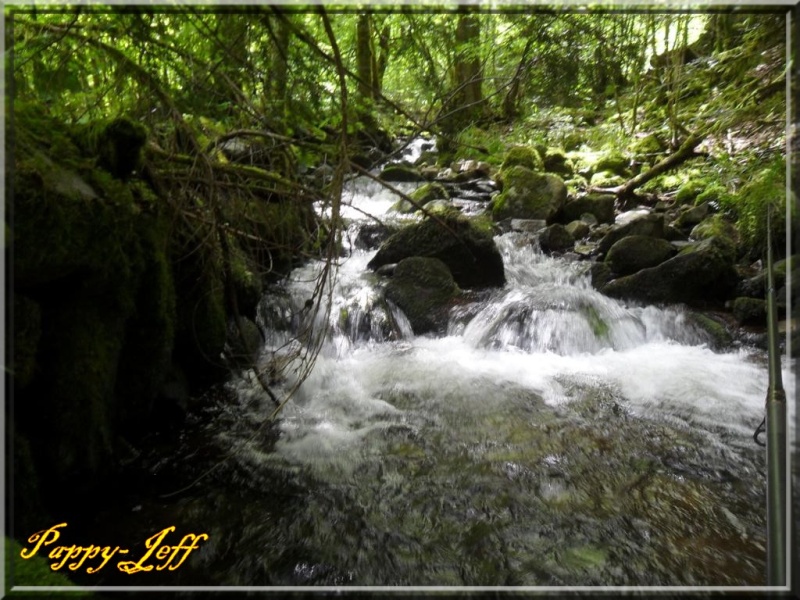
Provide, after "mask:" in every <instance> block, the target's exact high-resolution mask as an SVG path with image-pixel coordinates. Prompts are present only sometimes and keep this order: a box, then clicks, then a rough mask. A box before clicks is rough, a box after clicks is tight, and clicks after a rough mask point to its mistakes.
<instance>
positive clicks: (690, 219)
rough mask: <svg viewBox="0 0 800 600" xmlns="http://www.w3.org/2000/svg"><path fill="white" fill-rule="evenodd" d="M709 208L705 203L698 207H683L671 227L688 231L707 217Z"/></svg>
mask: <svg viewBox="0 0 800 600" xmlns="http://www.w3.org/2000/svg"><path fill="white" fill-rule="evenodd" d="M708 213H709V206H708V204H706V203H703V204H700V205H698V206H692V207H684V209H683V210H681V212H680V214H679V215H678V218H677V219H675V221H674V223H673V225H674V226H675V227H677V228H678V229H690V228H692V227H694V226H695V225H699V224H700V223H701V222H702V221H703V219H705V218H706V217H707V216H708Z"/></svg>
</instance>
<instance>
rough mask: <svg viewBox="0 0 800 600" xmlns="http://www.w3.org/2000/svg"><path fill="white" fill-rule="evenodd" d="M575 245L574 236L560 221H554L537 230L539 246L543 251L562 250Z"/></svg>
mask: <svg viewBox="0 0 800 600" xmlns="http://www.w3.org/2000/svg"><path fill="white" fill-rule="evenodd" d="M574 245H575V238H573V237H572V234H571V233H570V232H569V231H568V230H567V228H566V227H564V226H563V225H561V224H560V223H554V224H553V225H549V226H547V227H545V228H544V229H542V231H540V232H539V246H540V247H541V249H542V250H543V251H544V252H548V253H550V252H562V251H564V250H570V249H571V248H572V247H573V246H574Z"/></svg>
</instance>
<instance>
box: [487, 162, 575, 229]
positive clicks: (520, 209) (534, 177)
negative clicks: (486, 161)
mask: <svg viewBox="0 0 800 600" xmlns="http://www.w3.org/2000/svg"><path fill="white" fill-rule="evenodd" d="M566 198H567V188H566V186H565V185H564V182H563V181H562V180H561V178H560V177H558V176H557V175H551V174H549V173H548V174H542V173H534V172H533V171H531V170H530V169H527V168H525V167H522V166H514V167H511V168H510V169H508V170H506V171H503V191H502V192H501V193H500V194H499V195H498V196H497V197H496V198H495V201H494V206H493V208H492V217H493V218H494V220H495V221H502V220H503V219H507V218H514V219H544V220H546V221H548V222H552V221H553V220H554V219H555V217H556V215H557V214H558V212H559V211H560V210H561V207H562V206H563V205H564V202H565V201H566Z"/></svg>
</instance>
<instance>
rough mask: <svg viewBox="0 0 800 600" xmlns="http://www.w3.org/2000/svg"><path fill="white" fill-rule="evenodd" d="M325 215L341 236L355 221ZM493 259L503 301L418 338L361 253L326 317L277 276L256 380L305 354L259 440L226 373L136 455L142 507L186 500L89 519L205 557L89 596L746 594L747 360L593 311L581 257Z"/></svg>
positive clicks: (751, 493)
mask: <svg viewBox="0 0 800 600" xmlns="http://www.w3.org/2000/svg"><path fill="white" fill-rule="evenodd" d="M398 187H400V188H401V189H402V190H403V191H410V190H412V189H414V186H413V184H398ZM346 200H347V201H348V202H349V203H351V204H352V205H353V206H356V207H357V208H359V209H361V211H365V212H367V213H371V214H373V215H376V216H378V217H379V218H387V215H386V214H385V213H386V212H387V210H388V208H389V207H390V206H391V204H393V203H394V201H395V200H396V198H395V197H393V196H392V195H391V194H390V193H389V192H387V191H385V190H383V189H382V188H380V186H378V184H376V183H374V182H371V181H368V180H365V179H358V180H356V182H354V183H353V184H351V187H350V188H349V191H348V195H347V198H346ZM344 216H345V217H346V218H348V219H352V223H353V224H352V226H351V229H350V230H349V233H350V235H349V236H348V237H349V238H350V239H355V238H356V237H357V236H358V229H359V227H360V226H361V224H363V223H364V222H365V221H364V219H365V217H364V214H363V212H360V211H355V210H352V209H349V208H347V207H345V210H344ZM411 218H413V217H411ZM496 242H497V244H498V247H499V248H500V250H501V252H502V254H503V260H504V263H505V269H506V277H507V280H508V282H507V284H506V285H505V287H504V288H502V289H496V290H490V291H485V292H481V293H479V294H473V295H471V296H468V301H465V302H463V303H461V304H459V305H458V307H457V308H455V309H454V310H453V311H452V312H451V314H450V320H449V323H448V325H447V333H446V335H442V336H438V337H434V336H420V337H416V336H414V335H413V333H412V332H411V329H410V326H409V325H408V322H407V320H406V319H405V317H404V316H403V314H402V313H401V312H400V311H399V310H398V309H397V308H396V307H394V306H392V305H390V304H386V303H385V302H384V301H382V300H381V294H380V286H381V281H382V280H381V278H380V277H378V276H376V275H375V274H373V273H371V272H369V271H367V269H366V265H367V263H368V262H369V260H370V258H371V257H372V256H374V254H375V250H374V249H372V250H365V249H361V248H358V247H357V246H355V245H354V246H351V247H350V248H349V249H348V251H347V253H346V256H344V257H342V259H341V260H340V265H339V267H338V272H337V273H336V277H335V280H334V283H333V286H332V289H331V290H330V293H331V299H332V307H331V310H330V312H329V314H326V313H325V311H324V306H323V307H322V308H321V309H320V310H319V311H318V312H317V313H316V314H312V313H314V310H313V308H312V309H310V310H309V308H308V307H307V306H306V304H305V303H306V300H307V299H308V298H310V297H311V294H312V293H313V290H314V287H315V285H316V275H317V274H318V273H319V271H320V269H321V266H322V265H321V264H317V263H309V264H307V265H306V266H303V267H301V268H299V269H297V270H295V271H294V272H293V274H292V276H291V278H290V280H289V281H288V282H286V284H285V286H284V288H283V291H284V293H282V294H281V295H275V294H272V295H270V296H269V297H265V299H264V301H263V302H262V305H261V307H260V311H259V318H258V322H259V325H260V326H261V328H262V330H263V332H264V336H265V344H264V348H263V350H262V355H261V364H262V365H268V364H269V362H270V361H274V360H276V357H278V356H279V355H280V352H281V349H286V348H290V347H293V346H292V344H293V343H294V344H295V346H294V349H295V350H297V348H296V342H292V339H293V338H294V335H295V334H296V332H297V330H298V327H300V326H301V325H302V324H303V322H306V321H307V320H308V319H311V320H312V321H314V322H315V323H316V327H317V329H318V330H323V331H326V332H327V336H326V338H325V340H324V342H323V343H322V346H321V349H320V351H319V355H318V356H317V357H316V361H315V363H314V368H313V370H312V371H311V373H310V375H309V377H308V378H307V379H306V380H305V382H304V383H303V384H302V386H300V388H299V390H298V391H297V393H296V394H295V395H294V397H293V398H292V399H291V401H290V402H289V403H288V404H287V405H286V406H285V408H284V409H283V410H282V412H281V415H280V418H279V419H278V420H277V422H276V424H275V425H274V426H270V425H268V424H267V425H265V423H266V421H267V419H268V417H269V416H270V414H272V411H273V410H274V404H273V403H272V402H271V400H270V399H269V398H268V397H267V395H266V394H265V393H264V391H263V390H262V389H261V387H260V386H259V385H258V383H257V381H256V380H255V378H254V377H253V374H252V372H247V371H245V372H241V373H239V374H238V375H237V376H236V377H234V378H233V380H232V381H231V382H229V383H228V384H227V386H226V387H225V390H224V391H225V393H224V394H220V396H219V400H218V401H217V402H215V403H214V402H212V404H211V406H210V407H208V408H207V409H206V410H205V412H204V413H203V415H202V416H201V417H197V418H195V419H193V420H192V421H191V422H190V424H189V426H188V427H187V428H186V430H184V431H183V432H182V433H181V449H180V450H179V451H178V452H177V454H175V455H173V456H161V455H151V456H150V457H149V458H148V459H147V460H148V461H149V462H148V469H149V472H150V473H151V474H152V475H153V477H155V478H156V479H157V480H158V481H159V482H161V485H162V488H163V491H174V490H178V489H179V488H181V487H183V486H185V485H186V484H187V483H189V482H191V481H192V480H193V479H194V478H196V477H199V476H201V475H202V476H203V478H202V479H201V480H200V482H199V483H198V484H197V485H195V486H194V487H192V488H189V489H188V490H186V491H183V492H181V493H180V494H177V495H175V496H171V497H169V498H162V497H156V498H142V497H136V498H134V497H131V498H130V499H129V504H128V505H127V506H128V508H126V509H125V510H126V511H129V512H125V513H124V514H123V515H122V516H121V515H120V514H119V513H117V514H116V515H114V516H113V517H112V516H110V515H102V514H101V515H99V517H98V519H100V521H99V522H102V520H103V519H104V518H105V519H112V518H113V519H115V520H116V521H115V522H116V523H117V527H118V529H119V531H120V535H123V533H124V534H125V535H129V536H130V537H131V539H136V540H138V539H139V538H143V537H145V536H144V535H143V534H142V532H143V531H153V532H155V531H158V530H159V529H161V528H163V527H165V526H167V525H169V524H176V525H178V527H179V530H181V529H184V530H189V531H198V530H202V531H204V532H206V533H208V535H209V540H208V541H207V542H206V543H205V544H204V545H203V546H202V547H201V549H200V550H199V551H197V552H196V553H195V554H193V555H192V556H191V557H190V559H189V561H188V563H187V568H186V569H179V570H177V571H175V572H171V573H152V574H146V575H143V576H141V577H140V576H137V577H140V578H139V579H137V580H136V581H135V582H134V581H132V580H131V578H130V577H129V578H127V579H126V576H119V574H117V575H114V574H113V572H112V571H108V574H107V575H105V579H100V581H101V582H105V583H107V584H118V583H120V582H123V583H125V584H128V585H131V584H136V585H140V584H155V583H161V584H168V585H176V584H181V585H188V584H196V585H201V584H204V585H229V586H245V585H246V586H365V585H369V586H577V585H590V586H595V585H605V586H617V585H619V586H632V585H636V586H639V585H647V586H675V585H690V586H707V585H726V586H739V585H761V584H763V582H764V579H765V556H766V551H765V546H766V535H765V531H766V519H765V514H766V508H765V475H764V473H765V460H764V452H763V450H762V448H760V447H758V446H757V445H756V444H755V443H754V442H753V439H752V435H753V431H754V430H755V428H756V426H757V425H758V424H759V422H760V421H761V418H762V416H763V414H764V400H765V396H766V391H767V369H766V356H765V354H764V352H763V351H761V350H757V349H753V348H747V347H741V348H737V349H734V350H730V351H726V352H715V351H713V350H712V349H711V348H710V339H709V338H708V337H707V334H705V333H704V332H703V331H702V330H700V329H698V328H696V327H694V326H693V325H692V321H691V320H690V319H689V318H688V317H687V314H686V313H685V312H684V311H683V309H682V308H681V307H667V308H656V307H652V306H640V305H628V304H624V303H620V302H618V301H616V300H612V299H610V298H607V297H605V296H603V295H601V294H600V293H598V292H596V291H595V290H593V289H592V287H591V285H590V282H589V277H588V275H587V274H586V272H585V271H586V266H587V263H581V262H569V261H567V260H565V259H563V258H555V257H550V256H547V255H545V254H543V253H542V252H541V251H540V250H539V249H538V247H537V246H536V244H535V243H532V241H531V239H530V238H528V237H525V234H520V233H507V234H504V235H501V236H498V237H497V238H496ZM783 371H784V372H783V375H784V384H785V386H786V389H787V397H788V398H793V397H794V387H793V381H794V380H793V375H792V371H793V368H792V365H791V364H789V363H786V364H784V370H783ZM291 383H292V382H291V381H290V380H285V381H283V380H282V381H278V382H276V384H275V385H276V386H277V387H276V390H277V391H285V389H288V387H289V385H290V384H291ZM231 399H233V401H232V400H231ZM790 404H793V403H790ZM789 422H793V415H790V419H789ZM222 459H225V460H224V461H223V460H222ZM209 469H211V471H210V473H209V472H208V471H209ZM122 521H124V524H121V522H122ZM137 536H138V537H137ZM92 582H93V583H94V584H96V583H98V580H97V579H93V580H92Z"/></svg>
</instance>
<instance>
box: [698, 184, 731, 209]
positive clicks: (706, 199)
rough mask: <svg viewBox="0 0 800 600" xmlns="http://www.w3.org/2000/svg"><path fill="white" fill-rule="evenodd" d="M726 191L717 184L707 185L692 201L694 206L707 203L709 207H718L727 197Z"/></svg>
mask: <svg viewBox="0 0 800 600" xmlns="http://www.w3.org/2000/svg"><path fill="white" fill-rule="evenodd" d="M728 195H729V194H728V190H726V189H725V187H724V186H723V185H720V184H719V183H712V184H710V185H708V186H707V187H706V188H705V189H704V190H703V191H702V192H700V193H699V194H697V197H696V198H695V199H694V202H695V204H698V205H699V204H704V203H707V204H709V205H711V206H719V205H721V203H722V202H724V201H725V199H726V198H727V197H728Z"/></svg>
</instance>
